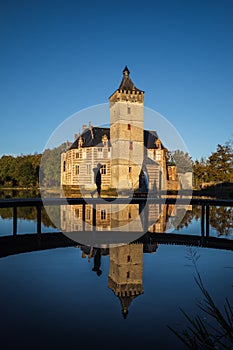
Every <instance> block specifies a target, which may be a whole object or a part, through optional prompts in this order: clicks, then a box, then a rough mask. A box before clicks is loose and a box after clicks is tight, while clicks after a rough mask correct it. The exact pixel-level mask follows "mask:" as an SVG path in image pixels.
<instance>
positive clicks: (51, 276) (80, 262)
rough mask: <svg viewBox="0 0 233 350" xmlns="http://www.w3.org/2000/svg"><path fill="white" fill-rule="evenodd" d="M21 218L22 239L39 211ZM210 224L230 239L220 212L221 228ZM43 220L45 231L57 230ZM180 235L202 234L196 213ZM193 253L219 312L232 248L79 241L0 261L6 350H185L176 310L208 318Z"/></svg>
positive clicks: (0, 319) (5, 217) (3, 226)
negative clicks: (106, 245) (100, 245)
mask: <svg viewBox="0 0 233 350" xmlns="http://www.w3.org/2000/svg"><path fill="white" fill-rule="evenodd" d="M226 209H227V208H226ZM21 214H22V215H21V218H20V222H19V227H18V230H19V234H20V233H32V232H35V230H36V222H35V220H34V219H33V215H34V214H33V213H32V212H30V211H27V212H25V213H24V215H23V213H21ZM218 214H219V213H218ZM225 214H226V213H225ZM228 214H229V213H228ZM0 215H1V220H0V235H1V236H4V235H7V234H11V232H12V231H11V230H12V219H11V217H10V212H7V211H6V210H5V211H3V210H2V211H1V212H0ZM214 215H217V214H216V213H215V214H214ZM222 215H223V213H222ZM226 215H227V214H226ZM231 215H232V213H231ZM231 218H232V217H231ZM212 219H213V220H212V225H213V226H211V230H210V234H211V235H213V236H215V237H218V236H219V237H224V238H226V237H227V238H228V239H230V240H231V239H232V231H231V229H230V228H231V227H230V228H229V227H228V228H227V229H226V225H225V226H224V227H225V231H224V232H223V224H222V225H220V222H219V215H218V220H217V222H216V223H214V217H213V218H212ZM46 220H47V219H46V218H44V219H43V226H42V231H43V232H49V231H50V232H52V231H55V232H56V231H57V229H56V228H54V227H52V226H51V225H49V222H48V221H46ZM228 221H229V220H228ZM230 221H231V222H230V223H229V225H231V224H232V220H230ZM175 232H176V233H180V234H182V233H188V232H189V233H190V234H198V233H199V232H200V218H199V215H198V209H196V208H195V209H194V208H192V209H191V210H190V211H189V212H188V213H187V215H186V218H184V220H183V222H182V223H181V224H180V225H179V227H178V228H177V229H176V231H175ZM194 254H198V256H199V259H198V260H197V265H198V270H199V272H200V274H201V277H202V279H203V282H204V285H205V287H206V288H207V289H208V291H209V292H210V294H211V295H212V297H213V299H214V300H215V302H216V304H217V306H219V307H220V308H221V309H222V308H223V303H224V302H225V298H226V297H228V298H229V300H230V301H231V302H232V294H233V293H232V285H233V254H232V251H228V250H220V249H210V248H201V247H190V246H184V245H168V244H158V243H153V244H152V243H150V242H149V241H148V242H147V243H144V244H142V243H137V244H129V245H122V246H118V247H110V248H102V249H99V250H98V249H96V248H90V247H89V246H85V245H79V244H77V246H74V247H67V248H56V249H48V250H44V251H36V252H30V253H23V254H17V255H11V256H7V257H4V258H1V259H0V280H1V288H0V310H1V313H0V333H1V344H2V345H1V348H2V349H18V348H33V349H35V348H36V349H37V348H38V349H51V348H53V349H66V348H67V349H77V348H85V349H92V348H93V347H96V348H97V347H98V348H101V349H119V348H121V349H135V348H137V349H139V348H143V349H147V348H149V347H151V348H154V349H185V347H184V346H183V344H182V343H181V342H180V340H179V339H178V338H177V337H176V336H175V335H174V334H173V333H172V332H171V331H170V330H169V329H168V326H171V327H173V328H175V329H177V330H182V329H184V328H186V327H187V325H188V324H187V321H186V319H185V318H184V316H183V315H182V314H181V312H180V310H179V307H182V308H183V309H184V310H185V311H186V312H187V314H188V315H189V316H191V317H194V316H195V315H197V314H199V315H201V317H202V318H203V319H205V318H208V316H206V315H205V314H204V313H201V312H200V309H199V308H198V307H197V302H198V301H199V300H202V299H203V298H202V294H201V292H200V290H199V288H198V286H197V285H196V283H195V281H194V276H195V271H194V266H193V264H192V262H191V263H190V259H189V258H190V256H194ZM3 344H4V345H3Z"/></svg>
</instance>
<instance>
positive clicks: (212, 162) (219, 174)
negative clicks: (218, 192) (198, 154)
mask: <svg viewBox="0 0 233 350" xmlns="http://www.w3.org/2000/svg"><path fill="white" fill-rule="evenodd" d="M207 168H208V173H209V176H210V181H214V182H218V181H222V182H224V181H225V182H226V181H232V180H233V150H232V147H231V146H230V145H228V144H225V145H223V146H222V145H220V144H218V146H217V151H216V152H213V153H212V154H211V156H210V157H209V158H208V161H207Z"/></svg>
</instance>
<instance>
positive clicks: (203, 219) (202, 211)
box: [201, 205, 205, 236]
mask: <svg viewBox="0 0 233 350" xmlns="http://www.w3.org/2000/svg"><path fill="white" fill-rule="evenodd" d="M201 235H202V236H204V235H205V206H204V205H202V206H201Z"/></svg>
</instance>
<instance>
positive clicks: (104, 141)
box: [102, 135, 108, 147]
mask: <svg viewBox="0 0 233 350" xmlns="http://www.w3.org/2000/svg"><path fill="white" fill-rule="evenodd" d="M102 144H103V146H104V147H108V138H107V135H104V136H103V137H102Z"/></svg>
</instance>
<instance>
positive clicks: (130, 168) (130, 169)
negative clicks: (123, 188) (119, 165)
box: [129, 166, 132, 174]
mask: <svg viewBox="0 0 233 350" xmlns="http://www.w3.org/2000/svg"><path fill="white" fill-rule="evenodd" d="M131 171H132V167H131V166H129V174H131Z"/></svg>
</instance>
